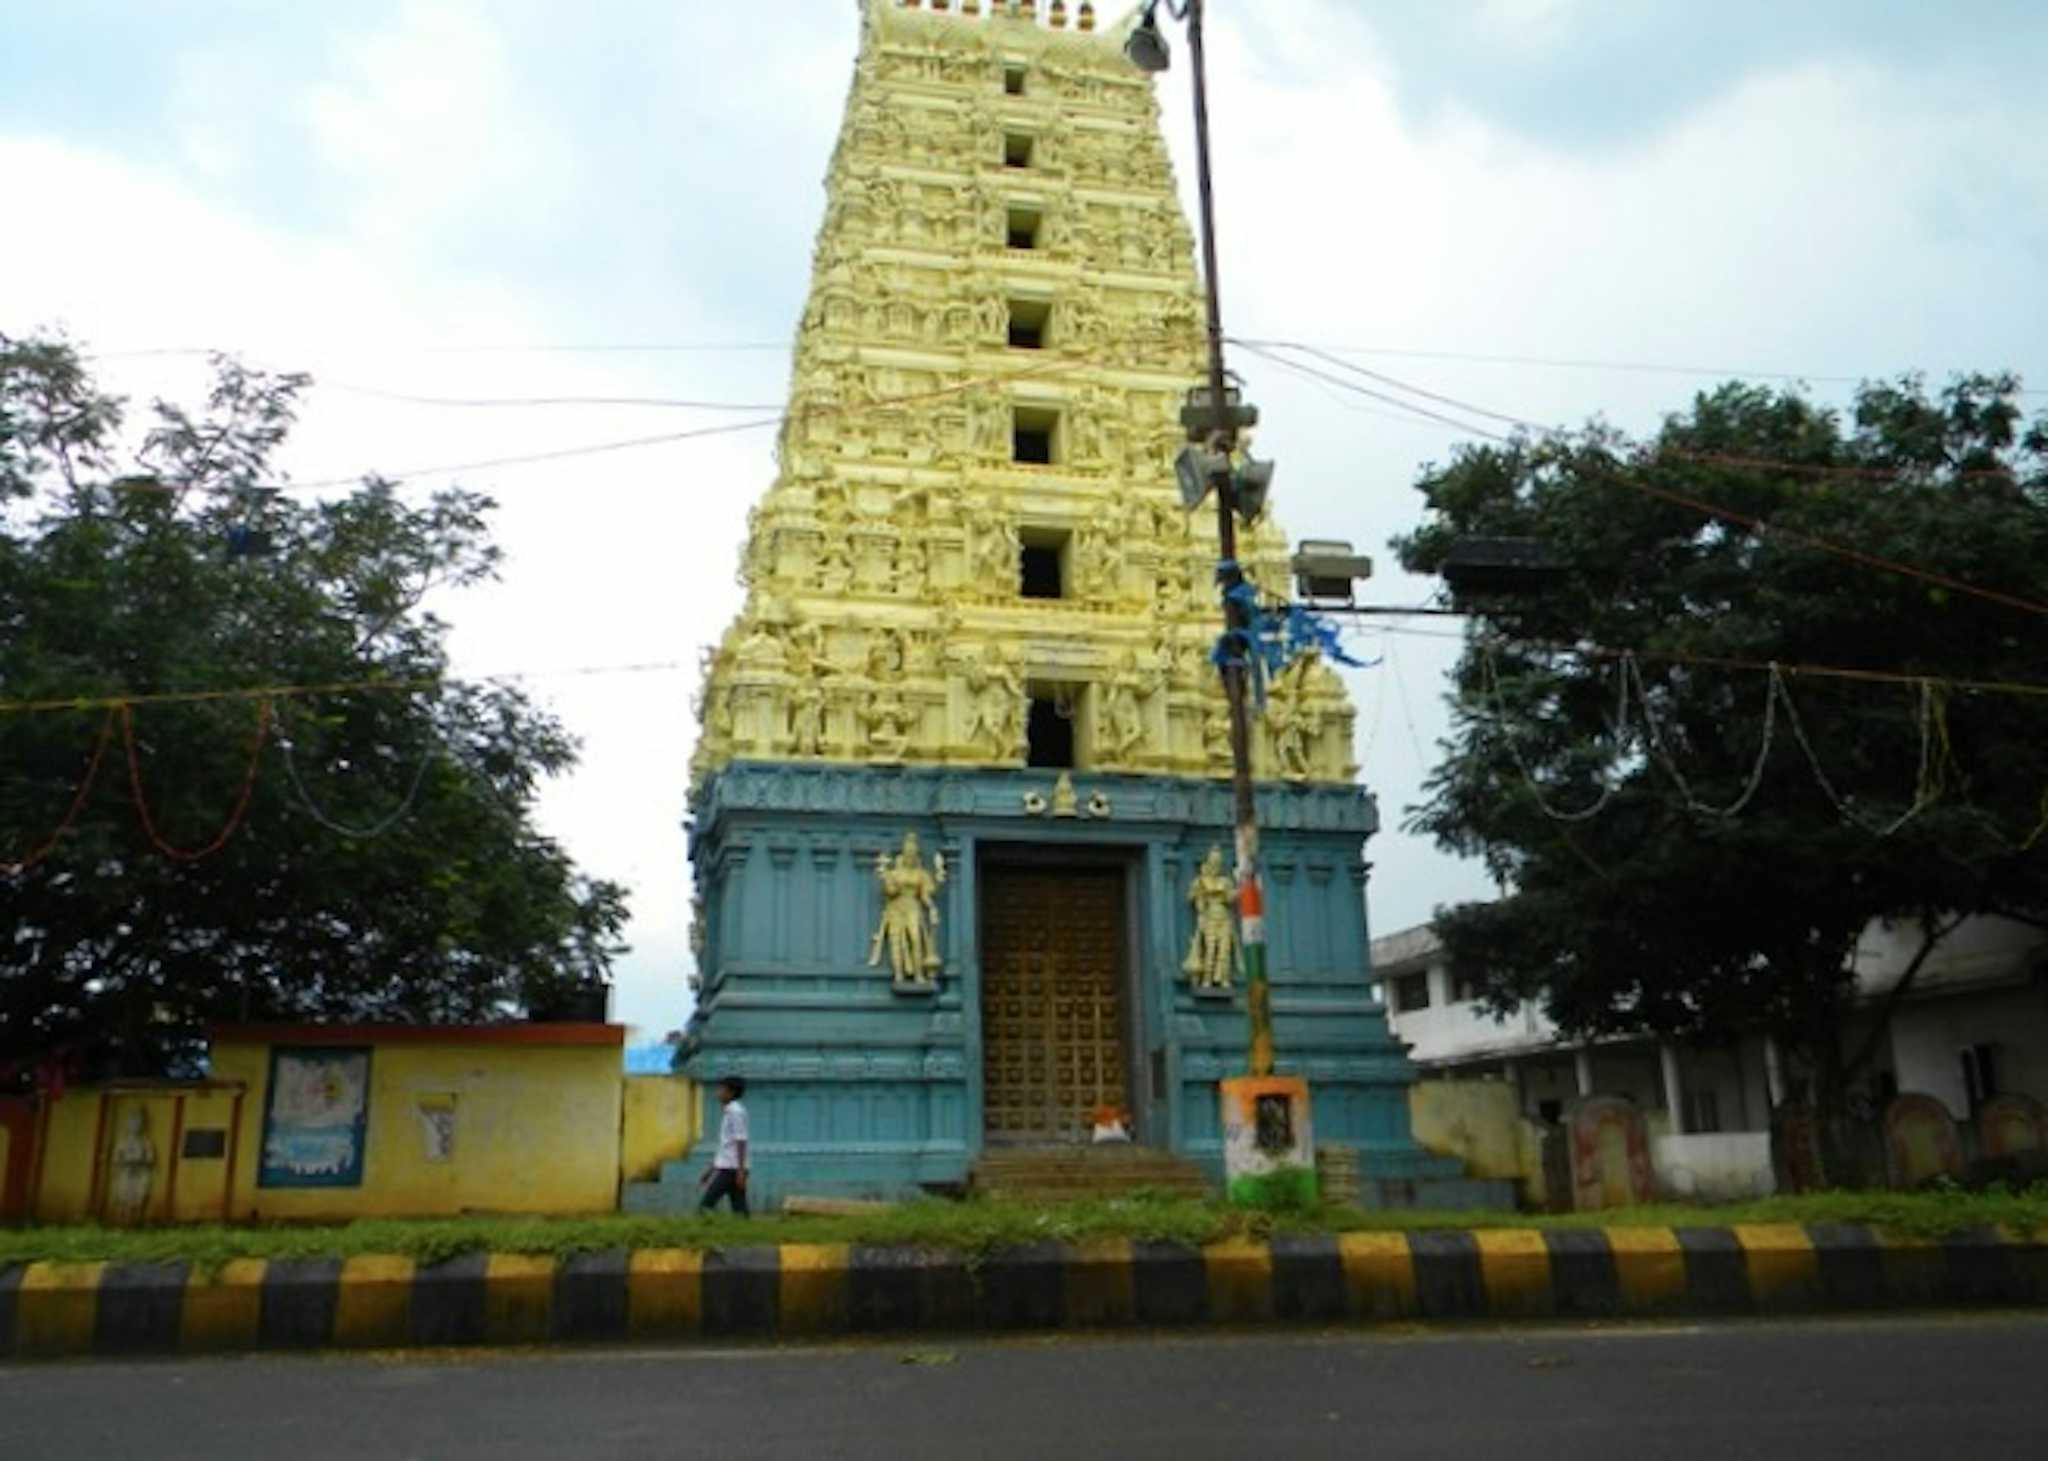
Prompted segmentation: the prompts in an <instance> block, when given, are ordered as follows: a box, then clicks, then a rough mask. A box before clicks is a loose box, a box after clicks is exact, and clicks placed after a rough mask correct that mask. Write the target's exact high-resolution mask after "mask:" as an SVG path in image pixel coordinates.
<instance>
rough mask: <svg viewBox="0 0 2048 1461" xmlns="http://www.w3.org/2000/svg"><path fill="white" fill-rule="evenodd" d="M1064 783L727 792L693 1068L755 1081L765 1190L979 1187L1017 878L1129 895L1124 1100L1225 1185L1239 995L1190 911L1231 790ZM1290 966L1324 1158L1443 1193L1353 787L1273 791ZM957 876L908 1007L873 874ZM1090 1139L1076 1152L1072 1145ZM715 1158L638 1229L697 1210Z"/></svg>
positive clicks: (832, 776)
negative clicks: (985, 1030)
mask: <svg viewBox="0 0 2048 1461" xmlns="http://www.w3.org/2000/svg"><path fill="white" fill-rule="evenodd" d="M1053 779H1054V778H1053V776H1052V775H1051V774H1049V773H1045V772H1029V771H1000V772H997V771H947V770H941V769H931V768H913V767H898V768H848V767H833V766H819V765H766V764H760V763H737V764H734V765H732V766H729V767H727V768H725V769H724V770H723V771H721V772H719V773H718V774H717V775H716V776H715V777H713V778H712V779H711V780H710V781H709V782H708V783H707V784H706V786H705V788H704V790H703V793H702V795H701V797H700V799H699V801H698V803H697V804H696V806H695V808H694V811H695V813H696V821H695V822H694V824H693V826H692V829H691V847H690V855H691V860H692V862H693V863H694V865H695V876H696V883H697V888H698V892H699V896H700V897H701V898H702V899H703V903H704V910H705V913H704V920H703V932H704V936H705V945H704V950H703V955H702V960H701V971H702V975H703V989H702V994H701V997H700V1002H699V1006H698V1009H697V1012H696V1013H695V1014H694V1015H693V1016H692V1019H691V1025H690V1029H689V1032H688V1035H687V1041H686V1046H685V1063H684V1069H685V1070H686V1071H687V1072H688V1073H689V1074H690V1075H691V1076H693V1077H694V1078H695V1079H697V1080H698V1081H699V1082H701V1083H702V1084H703V1085H704V1086H705V1088H706V1094H705V1101H706V1111H705V1113H704V1114H705V1122H704V1127H703V1129H704V1130H706V1131H715V1130H716V1129H717V1107H716V1101H715V1099H714V1098H713V1096H712V1095H711V1092H710V1087H711V1086H712V1085H713V1084H715V1082H716V1081H717V1080H718V1079H719V1078H721V1077H723V1076H727V1075H739V1076H743V1077H744V1078H745V1079H746V1081H747V1087H748V1089H747V1096H746V1102H747V1107H748V1110H749V1112H750V1113H751V1117H752V1127H753V1134H754V1139H755V1142H756V1143H757V1145H756V1147H755V1150H754V1154H753V1162H752V1165H753V1168H754V1177H753V1192H754V1197H755V1201H756V1203H757V1205H758V1206H760V1207H761V1208H763V1209H764V1210H765V1209H767V1208H770V1207H772V1206H773V1205H774V1204H775V1203H776V1202H777V1201H779V1200H780V1199H781V1198H783V1197H786V1196H789V1195H794V1194H802V1195H807V1196H813V1195H814V1196H841V1197H905V1196H911V1195H915V1194H917V1193H919V1192H921V1191H924V1190H926V1189H927V1188H928V1187H931V1186H934V1185H940V1186H943V1185H947V1184H955V1183H959V1182H961V1181H963V1180H964V1179H965V1177H966V1174H967V1171H968V1169H969V1167H970V1166H971V1165H972V1163H973V1162H974V1160H975V1158H976V1157H977V1156H978V1155H979V1153H980V1150H981V1146H982V1124H983V1117H982V1048H981V979H982V972H981V971H982V956H983V950H982V948H981V945H980V938H979V926H978V914H979V909H980V902H979V890H980V885H981V882H982V881H983V879H984V877H985V876H987V875H988V873H989V871H990V869H991V868H994V867H1000V866H1002V865H1005V864H1006V863H1007V862H1009V861H1013V860H1015V859H1019V858H1036V859H1039V860H1040V863H1041V865H1043V863H1044V862H1045V861H1047V860H1049V861H1051V862H1052V863H1053V864H1054V865H1059V864H1062V863H1078V862H1084V861H1085V862H1090V863H1092V864H1093V865H1095V866H1097V867H1101V866H1105V865H1107V866H1113V867H1115V868H1118V869H1120V870H1121V871H1122V872H1123V875H1124V880H1125V887H1126V892H1127V897H1126V909H1127V911H1126V924H1127V934H1128V937H1127V940H1126V943H1127V948H1128V955H1127V964H1128V969H1127V971H1126V973H1127V979H1126V983H1125V1020H1126V1025H1127V1028H1128V1030H1129V1032H1130V1033H1129V1039H1128V1042H1127V1043H1128V1048H1127V1049H1126V1051H1125V1052H1124V1055H1125V1059H1126V1063H1127V1078H1128V1079H1127V1088H1128V1089H1129V1091H1130V1104H1131V1105H1132V1108H1133V1113H1134V1115H1135V1117H1136V1120H1137V1124H1138V1135H1139V1138H1140V1139H1141V1140H1142V1141H1144V1142H1146V1143H1148V1144H1150V1145H1152V1146H1157V1147H1162V1148H1166V1149H1168V1150H1171V1151H1174V1152H1176V1153H1179V1154H1181V1155H1183V1156H1186V1157H1189V1158H1191V1159H1193V1160H1195V1161H1197V1162H1199V1163H1200V1164H1202V1165H1203V1166H1204V1167H1205V1168H1208V1169H1210V1170H1211V1171H1212V1172H1213V1174H1214V1175H1215V1176H1216V1177H1217V1178H1219V1179H1220V1177H1221V1175H1222V1172H1221V1168H1222V1131H1221V1130H1220V1125H1219V1116H1218V1105H1217V1097H1216V1083H1217V1082H1218V1081H1219V1080H1221V1079H1223V1078H1224V1077H1226V1076H1231V1075H1237V1074H1240V1073H1242V1071H1243V1069H1244V1062H1245V1051H1246V1049H1247V1046H1248V1041H1249V1028H1248V1022H1247V1019H1246V1013H1245V1008H1244V997H1243V994H1242V992H1241V991H1239V992H1236V993H1234V994H1232V995H1231V996H1229V997H1227V998H1217V997H1215V996H1214V995H1212V994H1209V993H1207V992H1199V993H1198V992H1197V991H1195V990H1194V989H1193V988H1192V987H1190V985H1189V983H1188V981H1187V977H1186V975H1185V974H1184V972H1183V971H1182V960H1183V959H1184V957H1185V955H1186V951H1187V948H1188V944H1189V941H1190V940H1191V938H1192V937H1193V933H1194V924H1193V919H1194V912H1193V910H1192V909H1191V908H1190V907H1189V905H1188V899H1187V888H1188V886H1189V884H1190V882H1191V881H1192V879H1193V877H1194V875H1195V872H1196V870H1197V868H1198V866H1199V864H1200V863H1201V861H1202V859H1203V857H1204V856H1206V855H1207V854H1208V852H1209V851H1210V849H1211V848H1214V847H1219V846H1227V845H1228V843H1229V840H1230V798H1229V793H1228V788H1227V787H1226V786H1225V785H1224V784H1222V783H1220V782H1211V781H1200V780H1188V779H1180V778H1171V777H1140V776H1094V775H1090V774H1088V773H1086V772H1080V773H1077V774H1076V775H1075V782H1076V791H1077V792H1078V793H1079V796H1080V799H1081V801H1082V803H1083V804H1084V805H1085V804H1087V803H1088V802H1089V801H1090V800H1091V799H1092V798H1095V797H1096V796H1097V795H1098V794H1099V796H1100V797H1101V798H1102V799H1103V800H1104V801H1106V803H1107V806H1108V808H1109V812H1108V814H1107V815H1104V816H1094V817H1071V818H1053V817H1048V816H1038V815H1033V814H1031V813H1030V812H1029V811H1028V808H1029V807H1030V806H1032V805H1036V804H1039V803H1038V802H1037V801H1036V799H1034V798H1031V797H1030V796H1029V795H1028V794H1029V793H1034V792H1035V793H1037V794H1038V797H1039V798H1046V797H1049V794H1050V792H1051V790H1052V781H1053ZM1259 817H1260V825H1261V830H1262V836H1263V839H1264V853H1263V856H1264V864H1263V867H1264V873H1265V878H1266V909H1267V919H1266V921H1267V936H1268V959H1269V966H1270V972H1271V978H1272V986H1273V1004H1274V1024H1275V1032H1276V1038H1277V1041H1278V1045H1279V1048H1280V1050H1281V1051H1282V1052H1283V1058H1282V1061H1281V1071H1282V1073H1283V1074H1289V1075H1300V1076H1304V1077H1306V1078H1307V1080H1308V1081H1309V1084H1310V1089H1311V1092H1312V1100H1313V1103H1314V1110H1313V1121H1314V1129H1315V1132H1316V1136H1317V1140H1318V1141H1319V1142H1321V1143H1327V1144H1348V1145H1352V1146H1355V1147H1357V1148H1358V1149H1359V1150H1360V1152H1361V1155H1362V1166H1363V1168H1364V1171H1365V1174H1366V1176H1367V1177H1368V1178H1380V1177H1385V1178H1389V1179H1393V1180H1397V1181H1421V1180H1441V1179H1446V1178H1455V1177H1456V1176H1458V1175H1459V1170H1458V1165H1457V1163H1456V1162H1454V1161H1453V1162H1448V1163H1447V1162H1446V1160H1445V1159H1443V1158H1438V1157H1433V1156H1431V1155H1430V1154H1429V1153H1427V1152H1424V1151H1423V1150H1422V1149H1421V1148H1420V1147H1418V1146H1417V1145H1416V1144H1415V1141H1414V1138H1413V1135H1412V1134H1411V1132H1410V1129H1409V1123H1408V1100H1407V1095H1408V1087H1409V1086H1410V1085H1411V1084H1412V1083H1413V1081H1414V1079H1415V1072H1414V1069H1413V1067H1412V1066H1411V1065H1410V1064H1409V1061H1408V1059H1407V1056H1406V1053H1405V1050H1404V1048H1403V1047H1402V1046H1401V1044H1400V1043H1399V1042H1398V1041H1396V1040H1395V1039H1394V1037H1393V1035H1392V1033H1391V1032H1390V1030H1389V1029H1388V1026H1387V1021H1386V1014H1385V1011H1384V1009H1383V1008H1382V1007H1381V1006H1380V1005H1379V1004H1378V1003H1377V1002H1376V1001H1375V1000H1374V998H1373V996H1372V987H1371V986H1372V971H1371V967H1370V963H1369V960H1368V956H1367V931H1366V927H1365V919H1364V916H1363V908H1364V885H1365V864H1364V862H1363V861H1362V851H1363V845H1364V841H1365V838H1366V837H1367V836H1369V835H1370V834H1371V833H1372V832H1373V831H1374V830H1375V828H1376V826H1377V816H1376V813H1375V811H1374V808H1373V805H1372V802H1371V799H1370V798H1369V797H1368V796H1367V795H1366V794H1365V792H1364V791H1362V790H1361V789H1359V788H1357V787H1354V786H1269V787H1266V788H1263V789H1261V791H1260V794H1259ZM910 832H914V833H916V834H917V836H918V839H919V841H920V843H921V844H922V846H923V849H924V851H925V852H926V853H927V854H928V855H929V854H933V853H936V854H939V855H941V856H943V858H944V860H945V866H946V871H947V879H946V883H945V886H944V889H943V891H942V892H941V894H940V905H941V906H940V910H939V912H940V919H939V953H940V955H941V958H942V961H943V967H942V969H941V971H940V974H939V978H938V982H937V986H936V988H933V989H919V990H918V991H916V993H915V994H914V995H906V994H905V993H903V992H899V991H897V990H895V989H894V988H892V985H891V981H890V978H889V976H888V974H887V972H886V971H885V970H882V969H877V968H874V967H871V966H870V965H869V963H868V957H869V953H870V944H871V937H872V934H873V931H874V928H875V926H876V923H877V921H878V920H879V917H880V912H881V908H880V897H879V891H878V887H877V884H876V879H875V873H874V870H875V864H876V861H877V859H878V858H879V857H881V856H882V855H883V854H885V853H893V852H894V851H895V850H896V848H897V847H898V846H899V844H900V843H901V841H902V839H903V837H904V834H906V833H910ZM1059 1135H1060V1136H1063V1137H1064V1138H1065V1139H1069V1140H1078V1139H1081V1138H1082V1137H1083V1136H1084V1135H1085V1134H1084V1133H1082V1132H1079V1131H1076V1132H1073V1133H1062V1134H1059ZM707 1160H708V1156H707V1153H706V1152H705V1151H704V1150H703V1149H702V1148H701V1147H700V1149H699V1150H697V1151H694V1152H692V1153H690V1154H689V1156H688V1157H687V1158H686V1159H685V1160H684V1161H682V1162H678V1163H672V1164H670V1167H669V1168H668V1169H666V1170H664V1172H663V1174H662V1180H661V1181H659V1182H656V1183H645V1184H634V1185H633V1186H631V1187H629V1188H628V1189H627V1191H626V1194H625V1197H624V1202H625V1204H626V1206H627V1207H628V1208H629V1210H633V1211H662V1212H674V1211H681V1210H686V1209H688V1208H690V1207H693V1206H694V1205H695V1202H696V1178H697V1176H698V1174H699V1173H700V1172H701V1171H702V1169H703V1166H704V1164H705V1162H706V1161H707Z"/></svg>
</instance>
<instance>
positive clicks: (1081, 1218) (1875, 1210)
mask: <svg viewBox="0 0 2048 1461" xmlns="http://www.w3.org/2000/svg"><path fill="white" fill-rule="evenodd" d="M1730 1223H1864V1224H1869V1225H1870V1226H1872V1227H1875V1228H1878V1229H1880V1230H1882V1231H1885V1232H1892V1233H1898V1234H1900V1235H1901V1236H1907V1237H1916V1238H1939V1237H1942V1236H1945V1235H1947V1234H1949V1233H1954V1232H1960V1231H1963V1230H1965V1229H1969V1228H1981V1227H1985V1226H2000V1227H2005V1228H2009V1229H2011V1230H2012V1231H2014V1232H2018V1233H2032V1234H2040V1235H2044V1236H2048V1184H2043V1185H2038V1186H2035V1187H2033V1188H2031V1189H2029V1190H2027V1191H2024V1192H2010V1191H2005V1190H2003V1189H1994V1190H1992V1191H1989V1192H1984V1193H1965V1192H1823V1193H1815V1194H1811V1195H1808V1196H1802V1197H1773V1198H1766V1199H1763V1200H1761V1201H1757V1202H1747V1203H1741V1204H1739V1205H1735V1206H1730V1207H1684V1206H1675V1205H1663V1206H1645V1207H1626V1208H1617V1209H1615V1210H1613V1211H1610V1212H1589V1213H1560V1214H1548V1213H1512V1212H1417V1211H1409V1210H1401V1209H1386V1210H1376V1211H1371V1212H1366V1211H1361V1210H1359V1209H1357V1208H1344V1207H1332V1206H1312V1207H1306V1208H1300V1209H1295V1210H1290V1211H1285V1212H1262V1211H1246V1210H1244V1209H1240V1208H1236V1207H1232V1206H1230V1205H1229V1204H1227V1203H1222V1202H1202V1201H1196V1200H1193V1199H1189V1198H1177V1197H1160V1198H1131V1199H1100V1200H1095V1201H1088V1202H1074V1203H1059V1204H1055V1205H1049V1206H1041V1205H1038V1204H1034V1203H1025V1202H984V1201H970V1202H941V1201H937V1200H933V1201H925V1202H911V1203H905V1204H903V1205H902V1206H900V1207H890V1208H883V1209H879V1210H877V1211H874V1212H871V1213H862V1214H860V1215H859V1216H855V1217H773V1216H770V1217H760V1218H754V1219H752V1220H751V1221H749V1220H746V1219H741V1218H736V1217H731V1216H728V1215H725V1214H718V1215H714V1216H710V1217H680V1218H658V1217H635V1216H621V1217H592V1218H446V1219H424V1220H419V1221H410V1222H406V1221H397V1220H379V1221H365V1222H358V1223H349V1224H345V1225H332V1226H328V1225H305V1226H290V1227H178V1228H144V1229H133V1228H98V1227H51V1228H21V1229H0V1266H4V1265H6V1264H10V1263H35V1262H55V1263H91V1262H102V1261H106V1262H124V1263H143V1262H164V1263H168V1262H181V1261H182V1262H188V1263H192V1264H194V1265H195V1266H197V1267H199V1268H201V1269H202V1270H206V1271H213V1270H217V1269H218V1268H219V1267H220V1266H221V1265H222V1264H224V1263H227V1262H228V1261H229V1260H231V1259H236V1258H268V1259H283V1258H354V1257H360V1256H363V1255H366V1254H392V1255H397V1256H400V1257H409V1258H413V1259H416V1260H418V1261H420V1262H422V1263H437V1262H441V1261H443V1260H445V1259H449V1258H455V1257H459V1256H461V1255H463V1254H466V1253H478V1252H490V1253H517V1254H528V1255H533V1256H537V1257H552V1258H558V1259H559V1258H567V1257H570V1256H573V1255H574V1254H578V1253H591V1252H600V1251H604V1250H607V1249H620V1248H624V1249H648V1248H688V1249H700V1250H717V1249H722V1248H735V1247H742V1246H747V1245H752V1244H762V1243H860V1244H874V1245H882V1246H891V1247H904V1248H933V1249H944V1250H947V1251H951V1252H961V1253H966V1254H969V1255H981V1254H987V1253H990V1252H993V1251H995V1250H997V1249H1000V1248H1012V1247H1018V1246H1022V1245H1024V1244H1029V1243H1046V1242H1059V1243H1081V1242H1087V1241H1090V1240H1094V1239H1109V1238H1124V1239H1131V1240H1134V1241H1141V1242H1159V1243H1184V1244H1191V1245H1197V1246H1199V1245H1201V1244H1205V1243H1216V1242H1222V1241H1224V1240H1226V1239H1229V1238H1268V1237H1271V1236H1273V1235H1274V1234H1276V1233H1347V1232H1421V1231H1431V1230H1441V1229H1463V1228H1539V1229H1540V1228H1589V1227H1658V1228H1672V1227H1712V1226H1720V1225H1726V1224H1730Z"/></svg>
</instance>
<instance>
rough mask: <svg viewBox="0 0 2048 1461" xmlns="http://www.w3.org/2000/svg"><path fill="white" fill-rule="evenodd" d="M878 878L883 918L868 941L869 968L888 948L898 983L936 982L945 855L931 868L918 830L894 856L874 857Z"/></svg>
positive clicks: (944, 878) (905, 837)
mask: <svg viewBox="0 0 2048 1461" xmlns="http://www.w3.org/2000/svg"><path fill="white" fill-rule="evenodd" d="M875 880H876V881H877V882H879V883H880V884H881V885H882V922H881V924H880V926H879V927H877V928H876V929H875V937H874V941H873V942H872V943H871V944H869V946H868V967H869V968H871V969H872V968H876V967H878V966H879V965H880V964H881V962H882V954H883V952H884V950H885V949H886V951H887V952H888V955H889V968H890V971H891V973H893V974H894V975H895V978H896V982H897V983H898V984H926V985H928V984H932V983H935V982H937V980H938V977H939V943H938V939H939V907H938V901H937V899H938V891H939V889H941V888H943V887H944V886H945V885H946V860H945V858H943V857H934V858H933V859H932V865H931V868H930V870H929V871H927V870H926V868H925V865H924V859H923V858H922V857H921V856H920V855H919V853H918V846H917V834H916V833H915V832H906V833H905V834H904V836H903V847H902V850H901V851H899V852H898V853H897V854H896V856H895V857H894V858H891V857H890V856H889V854H888V853H886V852H885V853H882V854H880V855H879V856H878V857H877V858H876V859H875Z"/></svg>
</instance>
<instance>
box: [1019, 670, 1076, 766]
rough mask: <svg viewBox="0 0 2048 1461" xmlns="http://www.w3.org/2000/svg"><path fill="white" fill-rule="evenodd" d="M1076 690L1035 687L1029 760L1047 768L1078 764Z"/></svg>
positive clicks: (1028, 736) (1028, 738)
mask: <svg viewBox="0 0 2048 1461" xmlns="http://www.w3.org/2000/svg"><path fill="white" fill-rule="evenodd" d="M1074 701H1075V696H1074V693H1073V692H1072V691H1070V690H1064V689H1061V690H1052V689H1046V688H1043V687H1033V689H1032V692H1031V719H1030V721H1029V722H1028V723H1027V726H1026V730H1025V735H1026V745H1027V747H1028V749H1027V750H1026V753H1025V758H1024V759H1025V764H1026V765H1030V766H1037V767H1043V768H1045V769H1047V770H1072V769H1073V766H1074V714H1075V710H1074Z"/></svg>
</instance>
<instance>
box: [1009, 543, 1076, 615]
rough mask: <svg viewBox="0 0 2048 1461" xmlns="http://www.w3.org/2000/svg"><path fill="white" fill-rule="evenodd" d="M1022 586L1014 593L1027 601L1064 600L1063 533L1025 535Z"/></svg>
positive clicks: (1065, 545)
mask: <svg viewBox="0 0 2048 1461" xmlns="http://www.w3.org/2000/svg"><path fill="white" fill-rule="evenodd" d="M1023 538H1024V552H1023V554H1022V555H1021V558H1020V561H1021V563H1022V565H1023V572H1022V582H1021V583H1020V584H1019V586H1018V592H1019V593H1020V594H1022V595H1023V596H1024V597H1025V598H1027V599H1063V598H1065V597H1066V596H1067V542H1068V535H1067V534H1066V533H1050V532H1027V533H1025V534H1024V535H1023Z"/></svg>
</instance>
